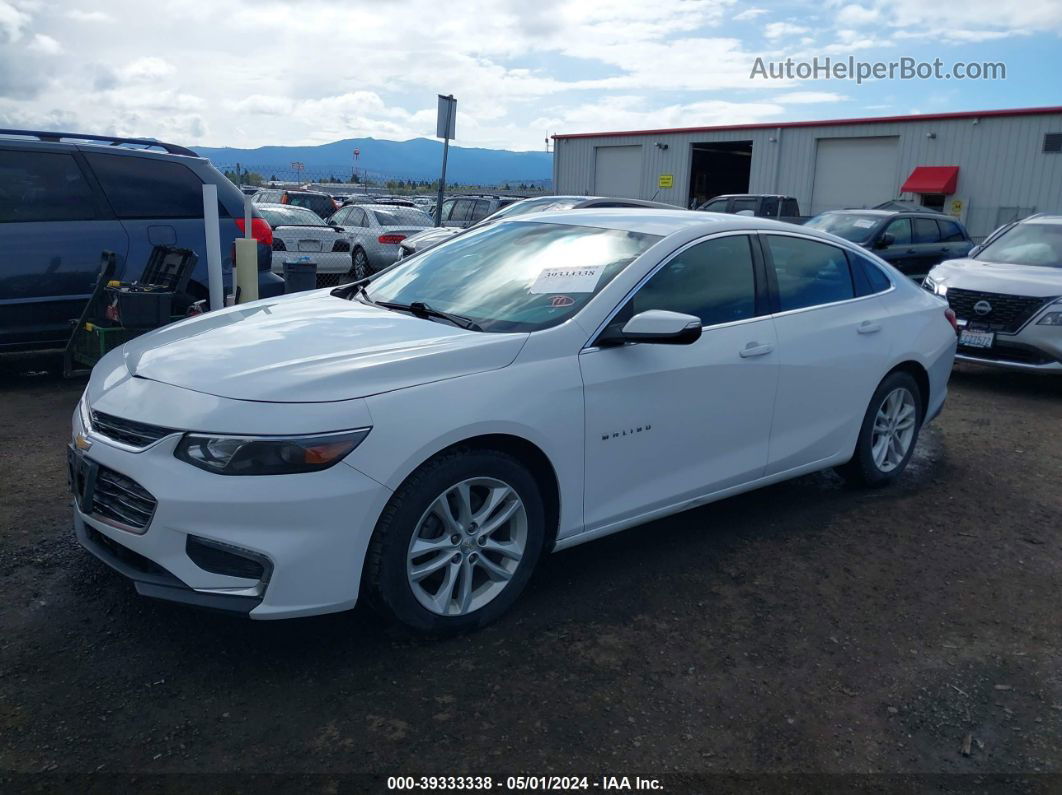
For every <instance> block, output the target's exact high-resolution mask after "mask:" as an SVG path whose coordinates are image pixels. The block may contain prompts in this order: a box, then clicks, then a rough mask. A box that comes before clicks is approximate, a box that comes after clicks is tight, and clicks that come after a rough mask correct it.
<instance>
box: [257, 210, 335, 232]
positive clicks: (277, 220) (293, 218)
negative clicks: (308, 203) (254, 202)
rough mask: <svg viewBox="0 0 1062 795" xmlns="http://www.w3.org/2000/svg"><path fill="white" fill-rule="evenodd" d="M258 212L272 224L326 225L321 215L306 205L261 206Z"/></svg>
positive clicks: (274, 225)
mask: <svg viewBox="0 0 1062 795" xmlns="http://www.w3.org/2000/svg"><path fill="white" fill-rule="evenodd" d="M258 212H260V213H261V214H262V217H263V218H265V219H266V221H268V222H269V225H270V226H273V227H276V226H326V224H325V222H324V221H322V220H321V216H319V215H318V214H317V213H315V212H313V211H312V210H307V209H306V208H304V207H292V206H291V205H283V206H280V207H262V206H259V208H258Z"/></svg>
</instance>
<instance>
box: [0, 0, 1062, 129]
mask: <svg viewBox="0 0 1062 795" xmlns="http://www.w3.org/2000/svg"><path fill="white" fill-rule="evenodd" d="M1060 35H1062V2H1059V0H1023V2H1021V3H1020V4H1011V3H1001V2H999V0H962V2H927V0H887V1H879V0H871V1H870V2H861V3H850V2H844V0H813V1H812V2H796V1H795V0H794V1H793V2H759V3H738V2H735V1H734V0H633V1H631V2H628V1H627V0H452V1H451V2H439V0H280V1H279V2H278V1H276V0H100V1H99V2H89V1H88V0H85V2H80V0H0V127H2V126H15V127H23V128H25V127H31V128H46V129H63V130H77V131H81V132H99V133H106V134H121V135H143V136H153V137H156V138H161V139H166V140H171V141H174V142H177V143H182V144H187V145H197V144H198V145H209V146H241V147H253V146H261V145H266V144H314V143H324V142H327V141H333V140H337V139H340V138H350V137H358V136H373V137H376V138H390V139H396V140H405V139H408V138H413V137H418V136H432V135H434V130H435V101H436V100H435V96H436V94H438V93H450V92H452V93H453V94H454V95H455V96H456V97H457V98H458V123H457V136H458V139H457V143H458V144H460V145H465V146H486V147H492V148H511V149H541V148H542V147H543V140H544V138H545V136H546V134H547V133H565V132H588V131H597V130H620V129H638V128H652V127H656V128H659V127H673V126H696V125H709V124H727V123H739V122H753V121H775V120H778V121H782V120H790V121H791V120H800V119H822V118H844V117H852V116H868V115H869V116H878V115H893V114H901V113H928V112H937V111H948V110H980V109H987V108H1007V107H1024V106H1032V105H1057V104H1062V92H1060V91H1059V88H1058V85H1059V83H1058V74H1059V67H1060V66H1062V40H1060ZM815 55H818V56H819V57H820V58H822V57H824V56H826V55H829V56H831V57H833V58H847V57H848V56H849V55H852V56H854V57H855V58H857V59H861V60H867V61H878V60H881V61H889V60H895V59H898V58H899V57H901V56H911V57H914V58H918V59H925V60H931V59H933V58H935V57H939V58H941V59H942V60H943V61H944V62H945V64H946V66H950V65H951V64H952V63H953V62H955V61H1003V62H1004V63H1006V65H1007V79H1006V80H1005V81H997V82H977V81H956V80H930V81H906V82H902V81H899V80H894V81H879V82H872V83H865V84H863V85H856V84H855V83H854V82H848V81H838V80H828V81H826V80H819V81H800V80H793V81H779V80H770V81H768V80H762V79H750V71H751V70H752V66H753V64H754V63H755V60H756V58H757V57H762V58H763V59H765V60H766V61H777V60H782V59H785V58H787V57H791V58H793V59H795V60H802V59H810V58H811V57H813V56H815Z"/></svg>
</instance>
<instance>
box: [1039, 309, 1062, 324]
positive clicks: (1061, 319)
mask: <svg viewBox="0 0 1062 795" xmlns="http://www.w3.org/2000/svg"><path fill="white" fill-rule="evenodd" d="M1036 325H1038V326H1062V310H1059V311H1058V312H1048V313H1047V314H1046V315H1044V316H1043V317H1042V318H1040V319H1039V320H1037V321H1036Z"/></svg>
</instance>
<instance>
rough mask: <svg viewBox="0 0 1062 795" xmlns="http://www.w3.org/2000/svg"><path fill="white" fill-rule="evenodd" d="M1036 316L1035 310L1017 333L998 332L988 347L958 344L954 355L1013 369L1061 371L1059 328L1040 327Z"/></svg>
mask: <svg viewBox="0 0 1062 795" xmlns="http://www.w3.org/2000/svg"><path fill="white" fill-rule="evenodd" d="M1052 311H1057V310H1052ZM1039 317H1040V314H1039V313H1038V314H1037V315H1036V316H1035V317H1033V318H1032V320H1030V321H1029V322H1028V323H1027V324H1026V325H1025V326H1023V327H1022V328H1021V329H1020V330H1019V331H1018V332H1017V333H1016V334H1004V333H997V334H996V337H995V344H994V345H993V346H992V347H991V348H989V349H980V348H970V347H967V346H965V345H960V346H959V348H958V350H957V351H956V354H955V358H956V359H957V360H959V361H962V362H971V363H973V364H980V365H985V366H988V367H998V368H1002V369H1005V370H1012V371H1016V372H1025V373H1045V374H1062V327H1059V326H1039V325H1037V324H1036V321H1037V320H1038V319H1039ZM960 323H961V324H962V325H965V323H963V322H962V321H960Z"/></svg>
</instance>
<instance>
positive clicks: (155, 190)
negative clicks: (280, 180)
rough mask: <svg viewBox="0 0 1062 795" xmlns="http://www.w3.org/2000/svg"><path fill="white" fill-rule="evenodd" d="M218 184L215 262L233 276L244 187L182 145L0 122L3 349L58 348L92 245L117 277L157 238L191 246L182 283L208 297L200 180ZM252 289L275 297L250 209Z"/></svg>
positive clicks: (227, 277)
mask: <svg viewBox="0 0 1062 795" xmlns="http://www.w3.org/2000/svg"><path fill="white" fill-rule="evenodd" d="M204 183H206V184H212V185H216V186H217V189H218V211H219V215H220V216H221V217H220V229H221V255H222V269H223V271H224V282H225V284H227V285H228V284H231V283H232V282H231V271H232V262H233V254H232V250H233V241H234V240H235V239H236V238H237V237H239V236H242V235H243V223H244V221H243V194H242V193H241V192H240V190H239V188H237V187H236V186H235V185H233V184H232V182H230V181H229V180H228V179H226V178H225V176H224V175H223V174H222V173H221V172H220V171H218V170H217V169H216V168H214V167H213V166H212V165H210V162H209V161H208V160H205V159H203V158H201V157H199V156H198V155H196V154H195V152H193V151H191V150H190V149H185V148H184V147H181V146H176V145H174V144H167V143H160V142H158V141H154V140H148V139H142V138H114V137H108V136H95V135H87V134H84V133H64V132H38V131H29V130H0V252H2V257H0V350H5V351H11V350H30V349H41V348H54V347H61V346H63V345H65V344H66V340H67V338H68V337H69V336H70V331H71V325H70V321H71V320H73V319H76V318H77V317H78V316H79V315H80V314H81V311H82V309H84V306H85V302H86V301H88V299H89V297H90V295H91V293H92V288H93V285H94V284H95V283H96V278H97V276H98V275H99V271H100V254H101V252H102V251H104V250H106V251H113V252H114V253H115V255H116V259H117V263H118V270H117V278H119V279H134V278H137V277H139V275H140V273H141V272H142V271H143V268H144V266H145V265H146V264H147V261H148V257H149V256H150V255H151V252H152V249H153V248H154V247H155V246H156V245H171V246H177V247H181V248H188V249H191V250H192V251H195V252H196V253H197V254H198V256H199V261H198V263H197V265H196V267H195V270H194V271H193V273H192V277H191V281H190V283H189V287H188V291H189V292H190V293H191V295H192V297H193V298H195V299H197V300H198V299H202V298H206V297H207V296H208V289H207V285H208V283H209V280H208V278H207V256H206V239H205V236H204V227H203V185H204ZM251 231H252V235H253V236H254V237H255V238H256V239H257V240H258V242H259V246H258V255H259V256H258V267H259V284H258V290H259V294H260V295H261V296H262V297H270V296H274V295H278V294H279V293H281V292H283V290H284V282H283V281H282V280H281V279H278V278H277V277H276V276H274V275H273V274H272V273H270V272H269V261H270V248H269V247H270V244H271V243H272V235H271V233H270V230H269V226H268V224H266V223H265V221H264V220H262V218H261V217H260V216H259V215H258V214H257V213H255V216H254V218H253V220H252V223H251Z"/></svg>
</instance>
